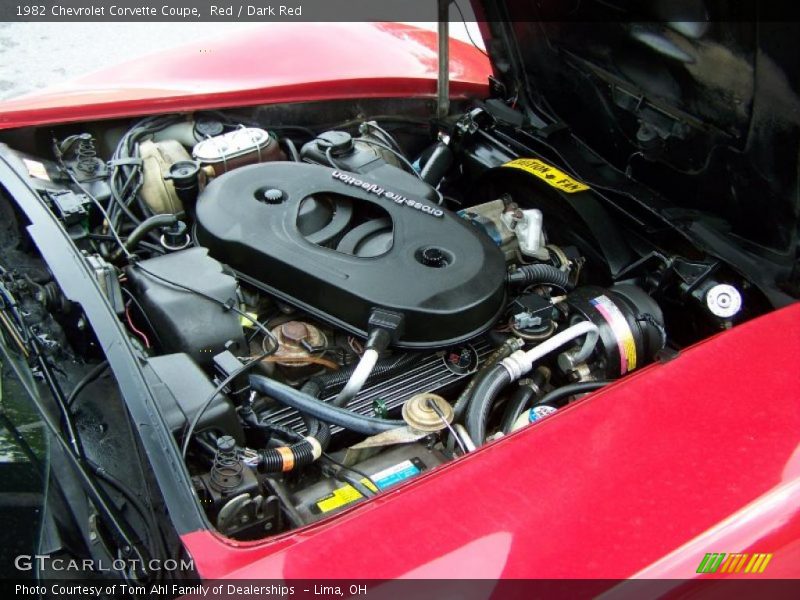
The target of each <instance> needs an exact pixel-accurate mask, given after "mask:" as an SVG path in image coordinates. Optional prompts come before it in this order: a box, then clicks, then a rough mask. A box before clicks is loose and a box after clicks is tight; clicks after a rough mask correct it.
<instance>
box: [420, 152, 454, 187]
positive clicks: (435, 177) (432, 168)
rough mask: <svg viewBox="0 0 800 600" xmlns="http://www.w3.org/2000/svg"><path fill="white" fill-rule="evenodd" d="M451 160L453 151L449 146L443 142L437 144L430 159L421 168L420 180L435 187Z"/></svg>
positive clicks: (451, 162) (448, 167)
mask: <svg viewBox="0 0 800 600" xmlns="http://www.w3.org/2000/svg"><path fill="white" fill-rule="evenodd" d="M453 160H454V157H453V151H452V150H450V148H449V146H448V145H447V144H445V143H444V142H439V143H437V144H436V147H435V148H434V150H433V152H432V153H431V155H430V157H429V158H428V160H427V161H425V166H423V167H422V171H421V172H420V175H421V176H422V180H423V181H424V182H425V183H427V184H428V185H430V186H432V187H436V186H437V185H439V183H441V181H442V178H443V177H444V176H445V174H446V173H447V171H448V169H450V166H451V165H452V164H453Z"/></svg>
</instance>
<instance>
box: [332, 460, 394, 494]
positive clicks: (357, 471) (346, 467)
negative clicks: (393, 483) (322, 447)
mask: <svg viewBox="0 0 800 600" xmlns="http://www.w3.org/2000/svg"><path fill="white" fill-rule="evenodd" d="M322 456H323V457H324V458H325V459H327V460H329V461H330V462H332V463H333V464H335V465H336V466H337V467H339V468H340V469H344V470H346V471H352V472H353V473H355V474H356V475H358V476H360V477H361V478H362V479H366V480H367V482H368V483H370V484H372V486H373V487H374V488H375V489H376V490H380V488H379V487H378V484H376V483H375V481H373V479H372V477H370V476H369V475H367V474H366V473H364V471H360V470H359V469H356V468H355V467H348V466H346V465H345V464H344V463H341V462H339V461H338V460H336V459H335V458H333V457H332V456H331V455H330V454H328V453H327V452H323V453H322ZM351 483H352V482H351ZM370 492H372V495H375V494H376V492H374V491H372V490H370ZM362 496H365V497H366V495H365V494H362Z"/></svg>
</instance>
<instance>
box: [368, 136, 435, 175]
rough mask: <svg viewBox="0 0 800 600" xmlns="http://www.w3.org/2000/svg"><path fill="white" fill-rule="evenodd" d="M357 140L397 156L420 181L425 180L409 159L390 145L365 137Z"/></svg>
mask: <svg viewBox="0 0 800 600" xmlns="http://www.w3.org/2000/svg"><path fill="white" fill-rule="evenodd" d="M356 140H357V141H359V142H363V143H365V144H370V145H372V146H377V147H378V148H383V149H384V150H388V151H389V152H391V153H392V154H394V155H395V156H396V157H397V158H398V160H400V162H402V163H403V164H404V165H405V166H407V167H408V170H409V171H410V172H411V173H413V174H414V175H416V176H417V178H418V179H420V180H423V179H422V175H420V174H419V173H418V172H417V170H416V169H415V168H414V165H412V164H411V163H410V162H409V160H408V159H407V158H406V157H405V156H403V155H402V154H401V153H400V152H398V151H397V150H395V149H394V148H392V147H391V146H389V145H388V144H384V143H382V142H378V141H376V140H370V139H368V138H363V137H360V138H356ZM423 181H424V180H423Z"/></svg>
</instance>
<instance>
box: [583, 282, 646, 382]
mask: <svg viewBox="0 0 800 600" xmlns="http://www.w3.org/2000/svg"><path fill="white" fill-rule="evenodd" d="M590 302H591V303H592V305H593V306H594V307H595V308H596V309H597V312H599V313H600V314H601V315H603V318H604V319H605V320H606V322H607V323H608V325H609V327H611V331H613V332H614V338H615V339H616V340H617V347H618V348H619V373H620V375H624V374H625V373H627V372H628V371H632V370H633V369H635V368H636V342H635V341H634V339H633V332H632V331H631V328H630V326H629V325H628V321H626V320H625V315H623V314H622V312H620V310H619V308H617V305H616V304H614V303H613V302H612V301H611V299H610V298H609V297H608V296H598V297H597V298H593V299H592V300H591V301H590Z"/></svg>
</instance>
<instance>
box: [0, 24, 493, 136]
mask: <svg viewBox="0 0 800 600" xmlns="http://www.w3.org/2000/svg"><path fill="white" fill-rule="evenodd" d="M436 40H437V34H436V32H433V31H426V30H422V29H419V28H417V27H412V26H409V25H402V24H399V23H297V24H295V23H271V24H269V25H259V26H254V27H253V28H252V29H248V30H245V31H240V32H237V34H236V36H235V37H232V36H227V37H220V38H216V39H208V40H203V41H202V42H197V43H194V44H190V45H187V46H182V47H180V48H177V49H172V50H169V51H165V52H159V53H157V54H152V55H149V56H146V57H142V58H138V59H136V60H133V61H130V62H127V63H123V64H120V65H116V66H114V67H113V68H109V69H104V70H101V71H97V72H94V73H92V74H90V75H87V76H84V77H81V78H79V79H76V80H73V81H69V82H67V83H63V84H59V85H57V86H54V87H52V88H49V89H47V90H44V91H42V92H37V93H34V94H30V95H27V96H23V97H20V98H15V99H13V100H9V101H7V102H4V103H0V128H2V129H7V128H11V127H19V126H25V125H40V124H45V123H55V122H65V121H76V120H85V119H97V118H113V117H121V116H131V115H140V114H146V113H153V112H165V111H184V110H200V109H208V108H222V107H229V106H243V105H253V104H272V103H277V102H301V101H313V100H332V99H342V98H378V97H409V96H417V97H419V96H431V97H432V96H434V95H435V92H436V73H437V51H436ZM490 74H491V67H490V64H489V60H488V59H487V58H486V57H485V56H484V55H483V54H482V53H480V52H479V51H478V50H476V49H475V48H473V47H472V46H470V45H468V44H465V43H463V42H460V41H457V40H451V41H450V77H451V88H450V90H451V94H452V95H453V96H454V97H470V96H474V97H480V96H486V95H487V94H488V77H489V75H490Z"/></svg>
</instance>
